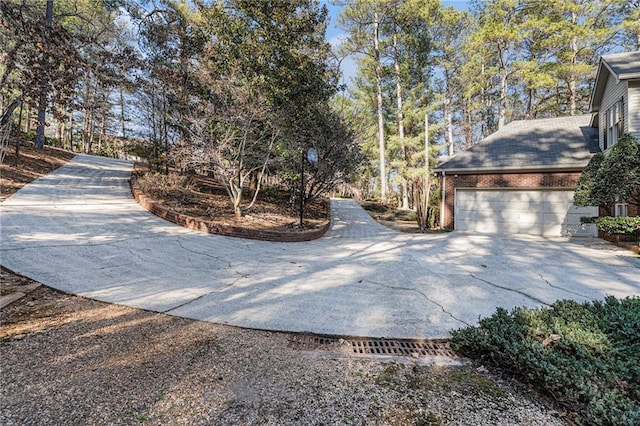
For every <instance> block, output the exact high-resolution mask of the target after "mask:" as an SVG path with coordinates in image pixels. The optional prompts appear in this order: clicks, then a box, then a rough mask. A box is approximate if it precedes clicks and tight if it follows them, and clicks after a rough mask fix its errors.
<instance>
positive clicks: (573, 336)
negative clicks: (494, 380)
mask: <svg viewBox="0 0 640 426" xmlns="http://www.w3.org/2000/svg"><path fill="white" fill-rule="evenodd" d="M452 337H453V347H454V348H455V349H456V350H457V351H459V352H461V353H463V354H464V355H466V356H468V357H470V358H473V359H476V360H478V361H481V362H484V363H487V364H490V365H493V366H496V367H498V368H500V369H503V370H506V371H507V372H509V373H511V374H512V375H514V376H515V377H517V378H518V379H520V380H522V381H524V382H526V383H530V384H532V385H533V386H535V387H537V388H538V389H539V390H541V391H542V392H544V393H547V394H548V395H550V396H551V397H552V398H553V399H554V400H555V401H557V402H558V403H559V404H560V405H562V406H563V407H564V408H565V409H567V410H569V411H572V412H575V413H577V414H578V415H579V419H578V420H579V423H582V424H595V425H608V424H616V425H638V424H640V355H639V354H640V298H638V297H630V298H626V299H616V298H615V297H607V298H606V299H605V300H604V301H594V302H587V303H583V304H580V303H577V302H574V301H571V300H561V301H558V302H556V303H554V304H553V305H552V306H551V307H550V308H549V309H526V308H516V309H513V310H512V311H511V312H508V311H507V310H505V309H502V308H499V309H498V310H497V311H496V313H495V314H494V315H493V316H491V317H489V318H484V319H482V320H480V327H478V328H475V327H467V328H463V329H459V330H456V331H454V332H453V333H452Z"/></svg>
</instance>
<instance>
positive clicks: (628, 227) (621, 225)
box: [596, 216, 640, 234]
mask: <svg viewBox="0 0 640 426" xmlns="http://www.w3.org/2000/svg"><path fill="white" fill-rule="evenodd" d="M596 224H597V226H598V230H599V231H602V232H606V233H607V234H633V233H634V232H635V231H637V230H639V229H640V217H627V216H617V217H611V216H604V217H600V218H598V219H597V220H596Z"/></svg>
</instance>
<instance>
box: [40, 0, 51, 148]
mask: <svg viewBox="0 0 640 426" xmlns="http://www.w3.org/2000/svg"><path fill="white" fill-rule="evenodd" d="M52 21H53V0H47V12H46V15H45V33H44V45H45V54H44V61H45V66H44V70H43V72H42V75H41V76H40V77H41V86H40V90H41V93H40V98H39V100H38V127H37V129H36V149H37V150H41V149H43V148H44V126H45V124H46V114H47V101H48V98H49V96H48V90H47V89H46V87H47V77H48V76H47V70H48V66H47V65H46V63H47V60H48V58H47V56H48V49H49V47H48V44H49V34H50V33H51V24H52Z"/></svg>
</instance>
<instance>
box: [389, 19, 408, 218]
mask: <svg viewBox="0 0 640 426" xmlns="http://www.w3.org/2000/svg"><path fill="white" fill-rule="evenodd" d="M393 67H394V71H395V75H396V108H397V110H396V116H397V119H398V138H399V139H400V151H401V152H402V161H403V167H406V165H404V164H406V162H407V147H406V146H405V145H404V114H403V113H402V76H401V75H400V54H399V52H398V33H397V32H394V33H393ZM400 179H401V181H402V185H401V187H402V206H401V207H402V208H403V209H405V210H407V209H409V185H408V183H407V176H406V173H405V172H404V170H403V171H401V172H400Z"/></svg>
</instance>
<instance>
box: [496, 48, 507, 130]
mask: <svg viewBox="0 0 640 426" xmlns="http://www.w3.org/2000/svg"><path fill="white" fill-rule="evenodd" d="M498 61H499V65H500V102H499V104H498V129H502V128H503V127H504V126H505V124H506V117H507V89H508V88H507V83H508V82H507V66H506V64H505V63H504V56H503V51H502V49H501V48H498Z"/></svg>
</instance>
